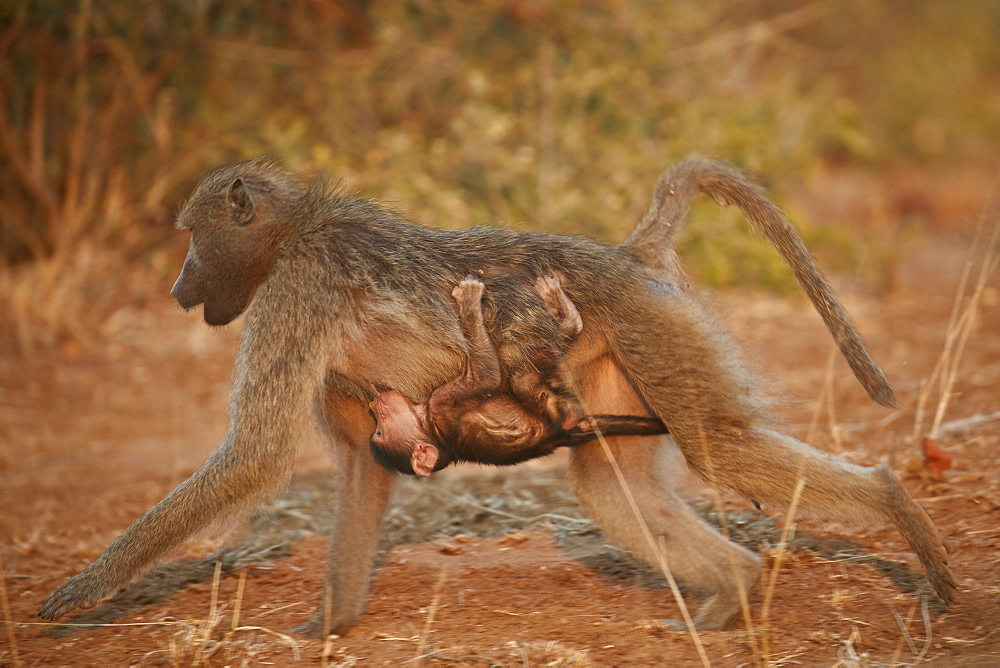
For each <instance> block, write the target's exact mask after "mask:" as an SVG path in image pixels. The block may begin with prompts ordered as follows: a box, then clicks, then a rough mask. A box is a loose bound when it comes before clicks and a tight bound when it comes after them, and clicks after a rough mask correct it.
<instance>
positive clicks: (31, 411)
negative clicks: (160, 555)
mask: <svg viewBox="0 0 1000 668" xmlns="http://www.w3.org/2000/svg"><path fill="white" fill-rule="evenodd" d="M964 259H965V255H964V251H963V248H962V245H961V244H960V243H958V242H945V241H941V242H935V243H933V244H931V243H928V244H925V245H922V246H919V247H917V246H915V247H913V248H912V249H911V250H910V252H908V253H907V260H906V262H905V264H904V265H903V266H901V267H899V268H898V272H899V276H898V277H897V281H896V282H895V287H894V288H893V290H892V291H891V293H889V294H873V293H871V292H870V291H866V290H865V289H864V287H863V286H856V285H852V284H851V282H850V281H849V280H846V279H844V278H841V279H840V280H838V281H837V282H838V284H839V285H840V288H841V292H842V293H843V295H844V298H845V301H846V302H847V305H848V308H849V309H850V310H851V311H852V312H853V313H854V315H855V317H856V319H857V320H858V323H859V325H860V326H861V330H862V332H864V333H865V334H866V336H867V338H868V340H869V342H870V343H871V344H872V348H873V350H874V351H875V355H876V357H877V358H878V359H879V360H880V361H881V362H882V363H883V365H884V367H885V368H886V370H887V371H888V373H889V376H890V377H891V378H892V379H893V381H894V383H895V385H896V388H897V391H898V394H899V396H900V400H901V403H902V406H903V408H902V410H900V411H897V412H891V411H886V410H884V409H881V408H879V407H877V406H874V405H873V404H871V403H870V402H869V401H868V400H867V399H866V398H865V396H864V394H863V392H862V391H861V389H860V388H859V386H858V385H857V383H855V382H853V379H852V378H851V377H850V376H849V373H848V371H847V370H846V365H844V364H843V362H842V361H840V360H837V361H836V363H835V364H834V365H833V372H832V374H831V375H829V376H828V374H827V372H826V367H827V359H828V355H829V351H830V347H831V344H830V340H829V337H828V336H827V335H826V333H825V331H824V330H823V329H822V326H821V324H820V322H819V319H818V317H817V316H816V315H815V314H814V313H813V312H812V311H811V310H810V308H809V307H808V305H807V304H806V303H805V301H804V300H801V299H797V298H795V297H791V298H786V297H776V296H771V295H763V294H756V293H755V294H747V293H727V294H723V295H715V296H712V297H710V299H711V301H712V302H713V307H714V308H715V309H716V310H718V311H719V312H720V314H721V317H723V319H724V320H725V321H726V322H727V323H728V325H729V328H730V329H731V330H732V331H733V332H734V334H735V336H736V337H737V339H738V340H739V341H740V342H741V343H742V344H743V345H744V347H745V348H746V349H747V356H748V358H749V359H750V361H751V362H752V363H753V364H755V365H756V366H757V367H758V368H760V369H761V370H762V373H763V380H762V382H763V383H765V384H766V386H767V387H768V389H769V390H772V391H774V392H780V393H781V394H782V396H783V397H784V398H785V400H784V401H783V405H784V408H783V412H784V417H785V419H786V420H787V430H788V431H789V432H791V433H793V434H795V435H798V436H801V437H804V436H806V434H807V433H808V432H809V431H810V429H809V425H810V422H811V420H812V416H813V415H814V413H815V409H816V406H817V404H818V403H819V402H818V397H819V396H820V395H821V393H822V390H823V388H824V385H825V381H826V379H827V378H830V379H832V390H831V392H830V395H831V396H832V399H833V400H832V402H828V403H827V404H826V407H824V408H823V409H822V410H821V411H819V420H818V427H817V429H815V430H814V437H813V438H812V441H813V442H814V443H815V444H816V445H817V446H818V447H822V448H826V449H829V450H832V451H836V452H841V453H842V454H843V456H845V457H847V458H849V459H851V460H853V461H856V462H860V463H867V464H873V463H877V462H878V461H880V460H881V459H883V458H888V459H889V461H890V462H891V465H892V466H893V468H894V469H895V470H896V471H898V472H900V473H901V475H903V476H904V477H905V479H906V484H907V487H908V488H909V489H910V491H911V492H912V494H913V495H914V496H915V497H916V498H917V499H919V500H920V501H921V503H922V504H923V506H924V507H925V508H926V509H927V511H928V512H929V513H930V515H931V517H932V518H933V519H934V521H935V522H936V523H937V525H938V526H939V527H940V529H941V531H942V532H943V533H944V535H945V536H946V537H947V538H948V540H949V541H951V544H952V546H953V553H952V557H951V558H952V564H953V567H954V571H955V574H956V576H957V578H958V581H959V593H958V596H957V599H956V601H955V602H954V604H953V605H952V606H951V607H950V608H949V609H948V610H947V611H946V612H944V611H942V609H941V607H940V606H939V605H938V603H937V602H936V601H935V600H933V599H931V600H928V599H927V598H926V597H924V596H923V594H924V593H925V592H926V590H925V581H924V580H923V576H922V574H921V572H920V570H919V565H918V564H917V563H916V561H915V559H914V558H913V556H912V555H911V554H909V553H908V551H907V548H906V546H905V543H904V542H903V541H902V540H901V539H900V537H899V536H898V535H896V534H895V533H894V532H893V531H891V530H889V529H887V528H886V527H882V526H872V527H858V526H855V525H851V524H846V523H839V522H838V523H834V522H828V521H819V520H814V519H813V520H803V519H800V518H794V519H795V521H794V532H793V533H792V540H791V541H790V550H789V551H788V552H785V553H782V552H781V550H780V548H779V541H780V538H781V530H782V527H783V526H784V525H785V518H784V517H782V516H778V517H770V516H767V515H763V514H760V513H757V512H756V511H754V509H753V508H752V506H750V505H748V504H747V503H745V502H743V501H741V500H739V499H735V498H731V497H728V496H722V497H716V496H713V495H711V494H709V493H707V492H706V490H704V489H703V488H701V487H699V486H698V485H697V484H695V483H693V482H692V483H691V484H690V485H689V487H688V489H689V490H690V492H691V493H692V495H693V497H692V498H693V499H694V503H695V504H696V505H697V506H698V507H699V508H700V509H701V510H703V511H704V512H705V514H706V516H707V517H709V519H710V521H713V522H719V521H720V520H719V517H720V514H719V513H718V512H717V511H718V510H719V509H723V510H724V513H722V514H721V516H722V517H724V519H725V523H726V528H727V530H728V531H730V532H731V534H732V535H733V536H734V537H735V538H736V539H737V540H739V541H741V542H742V543H744V544H746V545H748V546H749V547H751V548H752V549H755V550H758V551H760V552H761V554H762V555H763V556H764V564H765V577H764V578H763V584H762V585H761V587H760V588H759V589H758V590H756V591H755V592H754V594H753V597H752V599H751V601H750V615H751V618H750V620H749V623H748V622H747V621H746V620H736V621H734V622H733V624H732V625H731V627H730V628H728V629H726V630H722V631H712V632H703V633H700V634H699V635H698V639H699V640H700V643H701V644H702V645H703V647H704V652H705V653H706V655H707V657H708V660H709V661H710V662H711V663H712V664H713V665H740V664H744V665H746V664H755V663H764V662H765V661H767V660H770V661H771V662H773V663H777V664H794V665H832V664H835V663H838V662H840V665H867V664H869V663H879V664H913V663H918V662H924V663H930V664H933V665H959V664H961V665H984V666H985V665H1000V630H998V621H997V620H1000V552H998V548H1000V522H998V519H1000V419H998V411H1000V393H998V387H1000V336H998V326H1000V291H998V287H997V282H996V280H994V281H993V282H992V283H991V286H990V287H989V288H988V289H987V290H986V291H985V293H984V297H983V303H982V308H981V310H980V313H979V316H978V320H977V323H976V326H975V328H974V329H973V331H972V334H971V337H970V339H969V343H968V347H967V349H966V351H965V354H964V357H963V358H962V361H961V365H960V367H959V373H958V378H957V383H956V385H955V387H954V390H953V392H954V394H953V396H952V399H951V402H950V404H949V405H948V408H947V412H946V414H945V425H946V427H947V429H946V430H945V432H944V433H943V435H942V436H941V437H940V438H939V439H938V442H939V444H940V445H941V446H942V447H943V448H944V449H945V450H946V451H947V452H948V453H950V455H951V456H952V458H953V463H952V467H951V468H950V469H949V470H947V471H945V472H944V473H943V474H942V475H941V479H940V480H935V479H933V478H932V477H929V476H928V475H927V474H926V473H925V472H924V471H923V469H922V465H921V464H922V458H921V455H920V451H919V449H918V447H917V445H915V443H914V438H913V431H914V420H915V414H916V406H917V401H918V395H919V393H920V388H921V384H922V381H924V379H926V378H928V377H929V376H930V374H931V371H932V369H933V368H934V365H935V363H936V362H937V360H938V357H939V354H940V352H941V350H942V347H943V344H944V338H945V331H946V327H947V322H948V318H949V314H950V312H951V308H952V304H953V301H954V291H955V286H956V284H957V281H958V276H959V274H960V272H961V268H962V264H963V261H964ZM106 330H107V331H106V332H105V334H106V336H107V341H108V343H107V345H106V346H105V347H104V348H102V349H101V350H100V351H95V352H84V351H80V350H79V349H77V348H76V347H75V346H72V345H70V346H67V347H66V348H65V349H64V350H62V351H59V352H58V353H52V354H47V355H42V356H38V357H36V358H34V359H32V360H23V359H2V360H0V506H2V508H3V513H2V516H0V558H2V570H0V573H2V583H3V590H2V591H0V594H3V595H4V600H3V603H4V609H3V611H4V614H3V617H4V618H5V620H6V624H5V626H6V627H5V628H0V664H3V665H9V664H12V663H15V662H16V661H20V662H21V663H22V664H24V665H83V664H91V665H127V664H140V665H162V664H180V665H188V664H193V663H199V662H205V663H209V664H212V665H241V664H251V665H256V664H268V663H273V664H288V663H291V662H294V661H301V662H304V663H320V662H326V663H331V664H337V665H381V664H389V665H396V664H405V663H407V662H412V663H414V664H417V663H420V661H421V660H420V659H419V658H418V657H423V659H422V661H423V662H425V663H428V664H433V665H588V664H594V665H687V664H697V663H698V661H699V658H698V654H697V650H696V647H695V644H694V640H695V639H694V638H692V636H691V635H689V634H687V633H682V632H674V631H671V630H669V628H668V627H667V626H665V625H664V624H663V623H662V622H663V620H668V619H676V618H678V617H679V616H680V613H679V610H678V607H677V604H676V603H675V601H674V598H673V596H672V595H671V592H670V590H669V589H668V588H667V587H666V585H665V583H664V581H663V579H662V578H661V577H659V576H658V575H657V574H656V573H653V572H651V571H649V570H648V569H645V568H644V567H642V566H640V565H638V564H636V563H635V562H634V561H632V560H631V559H630V558H629V557H628V555H625V554H622V553H621V552H619V551H618V550H616V549H615V548H613V547H611V546H609V545H607V544H606V542H605V540H604V539H603V537H602V535H601V533H600V531H598V530H597V529H596V528H595V527H594V526H593V525H592V524H591V523H590V522H589V521H588V520H587V519H586V518H585V517H584V516H583V515H582V513H581V512H580V510H579V508H578V507H577V505H576V502H575V501H574V499H573V496H572V494H571V492H570V491H569V488H568V486H567V485H566V483H565V480H564V476H563V472H564V470H565V459H564V458H560V457H559V456H556V457H554V458H552V459H550V460H548V461H544V462H542V463H540V464H536V465H531V466H523V467H519V468H514V469H506V470H488V469H482V468H466V469H462V470H458V471H454V472H445V473H442V474H439V475H437V476H434V477H433V478H432V479H429V480H422V481H409V480H408V481H406V482H405V483H404V484H402V485H400V490H399V493H398V495H397V501H396V504H395V506H394V509H393V510H392V511H391V513H390V515H389V517H388V518H387V519H386V527H385V532H384V541H383V548H384V549H383V553H382V557H381V564H380V567H379V569H378V571H377V574H376V576H375V580H374V583H373V586H372V591H371V597H370V601H369V604H368V609H367V612H366V613H365V615H364V616H363V617H362V618H361V620H360V621H359V622H358V624H357V625H356V626H355V627H354V628H353V629H352V630H351V631H350V632H349V633H347V634H346V635H345V636H343V637H334V638H332V639H330V640H328V641H327V642H326V643H323V642H318V641H311V640H305V639H303V638H300V637H297V636H294V635H292V634H289V633H287V632H286V631H285V629H288V628H289V627H291V626H293V625H295V624H297V623H299V622H301V621H303V620H304V619H306V618H307V617H308V616H310V615H311V614H312V613H313V610H314V608H315V606H316V602H317V598H316V592H317V591H318V589H319V588H320V583H321V576H322V570H323V559H324V554H325V551H326V545H325V542H324V540H323V538H322V528H323V526H324V524H325V523H326V522H327V521H328V517H327V515H326V511H325V510H324V499H325V497H326V496H327V495H328V493H329V482H328V477H327V475H326V474H325V470H326V467H328V462H327V458H326V456H325V454H324V453H323V452H322V450H321V448H320V447H319V446H318V445H317V444H316V442H315V439H314V438H310V437H308V436H307V437H306V438H305V442H304V444H303V447H302V450H301V454H300V456H299V468H298V473H297V475H296V478H295V480H294V481H293V483H292V485H291V488H290V490H289V491H288V493H287V494H286V495H284V496H283V497H282V498H280V499H279V500H277V501H276V502H275V503H273V504H272V505H270V506H269V507H267V508H266V509H264V511H263V512H262V513H261V514H260V515H259V516H257V517H256V518H254V519H253V520H251V521H250V522H249V523H240V524H232V525H226V526H220V527H216V528H214V529H213V530H212V531H210V532H208V533H206V534H205V535H204V536H201V537H199V538H198V539H196V540H193V541H190V542H189V543H187V544H186V545H185V547H184V548H183V549H182V550H181V551H180V552H179V553H177V554H175V555H173V556H172V557H171V559H170V560H168V562H167V563H165V564H164V565H162V566H161V567H159V568H158V569H156V570H155V571H154V572H152V573H151V574H149V575H147V576H146V577H144V578H143V579H142V580H140V581H139V582H138V583H136V584H134V585H133V586H132V587H130V588H129V589H128V590H126V591H125V592H124V593H123V594H121V595H119V596H117V597H115V598H114V599H112V600H111V601H110V602H108V603H106V604H104V605H102V606H100V607H98V608H95V609H92V610H89V611H85V612H83V613H82V614H80V615H78V616H73V615H70V616H68V617H67V618H64V619H63V620H61V621H62V622H66V623H67V624H66V625H50V624H45V623H41V620H39V619H37V618H36V617H35V616H34V613H35V611H36V610H37V609H38V607H39V604H40V603H41V601H42V599H43V598H44V597H45V596H46V595H47V594H48V593H49V592H50V591H51V590H52V589H53V588H54V587H55V586H57V585H58V584H60V583H61V582H63V581H64V580H65V579H66V578H67V577H69V576H70V575H72V574H74V573H76V572H78V571H79V570H80V569H81V568H83V567H84V566H85V565H87V564H88V563H89V562H90V561H91V560H93V559H94V558H95V557H97V556H98V555H99V554H100V553H101V552H102V551H103V550H104V548H105V547H106V546H107V545H108V544H109V543H110V542H111V540H112V539H113V538H114V537H115V536H116V535H117V533H118V532H120V531H121V530H122V529H124V528H125V527H126V526H127V525H128V524H129V523H130V522H131V521H132V520H133V519H134V518H135V517H136V516H138V515H139V514H140V513H142V512H143V511H144V510H146V509H147V508H149V507H150V506H151V505H152V504H154V503H155V502H156V501H158V500H159V499H160V498H161V497H162V496H163V495H164V494H165V493H166V492H167V491H169V490H170V489H171V488H172V487H173V486H174V485H176V484H177V483H178V482H180V481H181V480H183V479H184V478H185V476H187V475H188V474H189V473H190V472H191V471H193V470H194V469H195V468H196V467H197V466H198V465H199V464H200V463H201V462H202V461H203V460H204V459H205V458H206V457H207V456H208V454H209V453H210V452H211V451H212V450H213V449H214V447H215V446H216V445H217V444H218V443H219V442H220V441H221V439H222V437H223V435H224V433H225V430H226V426H227V398H228V389H229V382H230V378H231V365H232V361H233V356H234V350H235V347H236V345H237V342H238V336H239V334H238V330H236V329H231V330H229V331H225V332H221V333H220V332H212V331H209V330H208V328H207V327H206V326H205V325H203V324H202V323H201V322H200V320H199V314H197V313H190V314H184V313H182V312H180V311H179V309H177V308H176V307H175V306H173V304H172V303H170V302H169V300H168V298H166V297H163V298H158V299H156V300H154V301H153V302H152V303H148V304H146V305H144V306H143V307H142V308H135V307H128V308H125V309H123V310H122V311H121V312H119V313H117V314H115V316H114V317H112V318H111V319H110V320H109V321H108V323H107V324H106ZM831 405H832V409H831V408H830V406H831ZM935 405H936V403H935V400H933V399H932V402H931V408H933V407H934V406H935ZM973 416H986V417H983V419H980V420H971V421H969V420H965V418H970V417H973ZM699 499H701V500H699ZM720 504H721V505H720ZM781 554H784V557H783V558H782V559H780V560H779V559H777V558H776V557H777V556H778V555H781ZM779 561H780V562H781V563H778V562H779ZM772 574H774V575H776V580H775V586H774V590H773V601H772V602H771V604H770V607H769V612H768V615H767V619H766V620H765V619H763V611H762V607H763V600H764V598H765V589H766V583H767V582H768V581H769V579H770V578H771V575H772ZM692 602H695V601H694V600H692ZM237 611H238V612H237ZM72 624H83V625H85V626H71V625H72ZM234 629H235V630H234Z"/></svg>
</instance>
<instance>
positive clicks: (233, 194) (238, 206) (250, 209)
mask: <svg viewBox="0 0 1000 668" xmlns="http://www.w3.org/2000/svg"><path fill="white" fill-rule="evenodd" d="M229 210H230V212H231V215H232V217H233V222H234V223H236V224H237V225H246V224H247V223H249V222H250V221H251V220H253V214H254V206H253V198H252V197H250V191H249V190H247V186H246V184H245V183H243V179H240V178H238V179H236V180H235V181H233V185H231V186H229Z"/></svg>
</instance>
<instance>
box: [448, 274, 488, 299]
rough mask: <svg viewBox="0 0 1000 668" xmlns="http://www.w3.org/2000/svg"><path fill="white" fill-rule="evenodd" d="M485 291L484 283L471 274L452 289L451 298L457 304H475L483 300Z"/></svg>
mask: <svg viewBox="0 0 1000 668" xmlns="http://www.w3.org/2000/svg"><path fill="white" fill-rule="evenodd" d="M485 291H486V286H485V285H483V282H482V281H480V280H479V279H478V278H476V277H475V276H472V275H471V274H470V275H469V276H466V277H465V278H463V279H462V280H461V281H459V282H458V285H456V286H455V287H454V288H453V289H452V291H451V296H452V297H453V298H454V299H455V301H457V302H462V303H466V304H474V303H477V302H478V301H479V300H481V299H482V297H483V292H485Z"/></svg>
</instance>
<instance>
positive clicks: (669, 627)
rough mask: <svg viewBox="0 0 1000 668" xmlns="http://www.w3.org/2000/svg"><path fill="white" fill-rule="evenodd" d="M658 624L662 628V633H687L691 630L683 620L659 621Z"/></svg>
mask: <svg viewBox="0 0 1000 668" xmlns="http://www.w3.org/2000/svg"><path fill="white" fill-rule="evenodd" d="M660 624H661V625H662V626H663V630H664V631H673V632H675V633H687V632H688V631H690V630H691V627H689V626H688V625H687V622H685V621H684V620H683V619H661V620H660Z"/></svg>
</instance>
